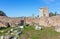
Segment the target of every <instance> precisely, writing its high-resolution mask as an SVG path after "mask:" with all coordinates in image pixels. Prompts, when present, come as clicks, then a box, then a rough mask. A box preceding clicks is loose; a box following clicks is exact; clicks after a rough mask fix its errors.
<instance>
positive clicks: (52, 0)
mask: <svg viewBox="0 0 60 39" xmlns="http://www.w3.org/2000/svg"><path fill="white" fill-rule="evenodd" d="M43 1H44V2H45V3H47V4H50V3H54V2H55V0H43Z"/></svg>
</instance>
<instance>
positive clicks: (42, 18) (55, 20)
mask: <svg viewBox="0 0 60 39" xmlns="http://www.w3.org/2000/svg"><path fill="white" fill-rule="evenodd" d="M21 20H24V23H26V24H38V25H42V26H45V27H50V26H57V25H60V16H59V15H56V16H51V17H49V11H48V8H47V7H43V8H39V17H37V18H34V17H22V18H21V17H16V18H13V17H12V18H11V17H6V16H0V27H2V26H3V27H4V26H5V27H6V26H7V23H9V25H10V26H15V25H17V24H19V22H20V21H21Z"/></svg>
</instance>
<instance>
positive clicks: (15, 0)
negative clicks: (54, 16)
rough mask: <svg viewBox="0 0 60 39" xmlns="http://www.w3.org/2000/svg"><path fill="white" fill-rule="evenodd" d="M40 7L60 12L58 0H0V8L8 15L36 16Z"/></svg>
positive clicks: (59, 0) (59, 1)
mask: <svg viewBox="0 0 60 39" xmlns="http://www.w3.org/2000/svg"><path fill="white" fill-rule="evenodd" d="M41 7H48V9H49V12H57V13H60V0H0V10H2V11H4V12H5V13H6V15H7V16H9V17H21V16H32V14H34V15H35V16H37V15H39V8H41Z"/></svg>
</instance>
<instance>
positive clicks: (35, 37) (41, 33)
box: [0, 26, 60, 39]
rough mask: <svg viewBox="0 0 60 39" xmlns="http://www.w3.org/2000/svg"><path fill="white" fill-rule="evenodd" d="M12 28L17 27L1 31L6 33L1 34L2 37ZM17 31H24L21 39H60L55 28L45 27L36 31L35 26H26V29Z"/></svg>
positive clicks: (59, 34)
mask: <svg viewBox="0 0 60 39" xmlns="http://www.w3.org/2000/svg"><path fill="white" fill-rule="evenodd" d="M12 28H16V27H9V28H6V29H1V30H0V31H2V30H3V31H4V32H3V33H1V32H0V35H5V33H6V32H7V31H9V30H10V29H12ZM17 30H19V31H22V34H21V35H20V38H26V39H60V33H58V32H56V31H55V30H54V27H43V29H42V30H35V27H34V26H24V29H19V28H17Z"/></svg>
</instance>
